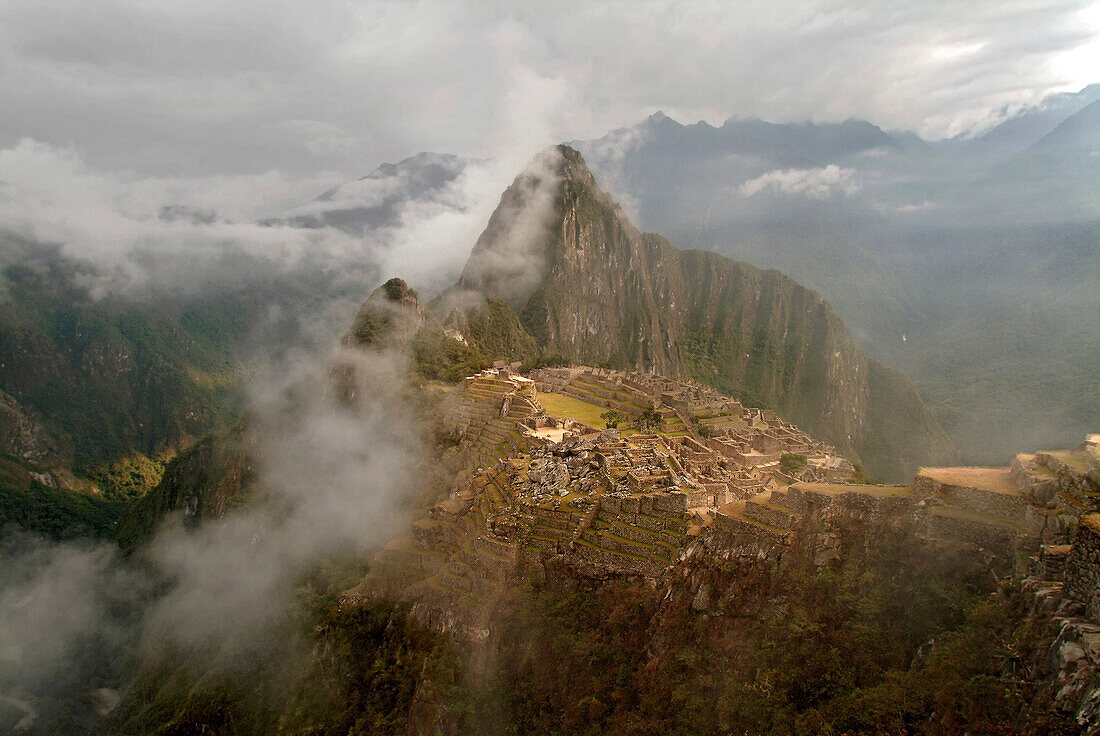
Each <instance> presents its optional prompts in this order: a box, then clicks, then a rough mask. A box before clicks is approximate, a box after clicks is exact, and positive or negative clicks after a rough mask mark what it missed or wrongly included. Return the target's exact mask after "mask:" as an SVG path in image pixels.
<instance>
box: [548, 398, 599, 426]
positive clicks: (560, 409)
mask: <svg viewBox="0 0 1100 736" xmlns="http://www.w3.org/2000/svg"><path fill="white" fill-rule="evenodd" d="M538 399H539V403H540V404H542V407H543V408H544V409H546V413H547V414H549V415H550V416H552V417H557V418H558V419H574V420H576V421H578V422H582V423H584V424H587V425H588V426H590V427H595V428H597V429H603V427H604V426H605V425H606V422H605V421H604V420H603V419H601V418H600V415H601V414H603V413H604V412H605V411H607V409H605V408H604V407H602V406H599V405H597V404H590V403H588V402H587V401H581V400H580V399H577V398H574V397H572V396H566V395H565V394H550V393H540V394H539V396H538Z"/></svg>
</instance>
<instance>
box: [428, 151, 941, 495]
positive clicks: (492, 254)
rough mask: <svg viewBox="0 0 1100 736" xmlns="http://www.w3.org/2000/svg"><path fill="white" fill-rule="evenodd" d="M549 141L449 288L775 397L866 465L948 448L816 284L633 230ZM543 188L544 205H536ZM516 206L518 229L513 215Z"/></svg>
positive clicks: (627, 355) (541, 332) (618, 359)
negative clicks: (547, 205) (552, 165)
mask: <svg viewBox="0 0 1100 736" xmlns="http://www.w3.org/2000/svg"><path fill="white" fill-rule="evenodd" d="M556 151H557V154H558V156H559V157H560V158H559V160H558V162H557V164H556V170H555V171H554V172H553V175H549V174H547V173H546V172H545V171H541V172H540V173H535V174H532V173H531V172H527V173H525V174H523V175H521V176H520V177H517V179H516V182H515V183H514V184H513V185H512V187H510V188H509V190H508V191H506V192H505V193H504V195H503V196H502V198H501V207H500V208H499V209H498V211H497V212H496V213H494V215H493V218H492V219H491V220H490V224H489V227H487V228H486V231H485V233H484V234H483V235H482V237H481V238H480V239H479V240H478V243H477V245H476V246H475V248H474V250H473V252H472V253H471V256H470V262H469V263H468V264H467V268H466V270H465V271H464V273H463V277H462V279H461V280H460V281H459V284H458V289H457V291H462V290H472V291H476V292H478V293H480V294H483V295H485V296H488V297H497V298H501V299H504V300H505V301H506V302H508V303H509V305H511V306H512V307H513V308H514V309H516V311H517V312H518V313H519V315H520V319H521V321H522V323H523V326H524V327H525V328H526V330H527V331H528V332H529V333H530V334H531V335H533V336H534V338H535V339H536V340H537V341H538V343H539V345H540V347H541V348H542V351H543V354H544V355H552V356H556V357H560V358H561V359H564V360H566V361H572V362H577V363H588V364H606V365H612V366H616V367H624V368H633V369H637V370H643V371H651V372H658V373H662V374H667V375H670V376H690V377H693V378H695V379H697V380H699V381H703V382H705V383H708V384H710V385H713V386H715V387H717V388H719V389H721V390H724V391H729V392H731V393H733V394H734V395H737V396H739V397H742V398H744V399H745V400H747V401H749V402H750V403H760V404H763V405H767V406H769V407H772V408H774V409H775V410H777V411H779V412H780V413H781V414H783V415H784V416H786V417H787V418H788V419H790V420H791V421H793V422H795V423H797V424H799V425H801V426H805V427H806V428H807V429H809V430H810V431H812V432H814V433H817V434H818V435H820V436H822V437H824V438H825V439H827V440H828V441H830V442H832V443H834V444H836V445H837V446H838V447H840V448H841V449H842V450H843V451H845V452H850V453H853V454H855V455H857V456H858V457H860V458H861V459H862V460H863V461H864V462H865V463H866V465H867V467H868V469H869V470H870V471H871V473H872V474H874V475H876V476H879V477H883V478H896V477H902V476H904V474H905V473H908V472H911V471H912V469H913V467H914V466H915V465H916V464H917V463H922V462H942V461H946V460H948V459H949V458H950V455H951V451H950V448H949V446H948V444H947V441H946V439H945V438H944V436H943V433H942V430H940V428H939V426H938V425H937V424H936V422H935V420H934V419H933V418H932V417H931V415H930V414H929V412H928V410H927V409H926V408H925V407H924V405H923V403H922V402H921V400H920V398H919V396H918V395H917V394H916V391H915V390H914V389H913V387H912V386H911V385H910V384H909V382H908V381H907V380H906V379H905V378H904V377H903V376H901V375H900V374H897V372H896V371H892V370H891V369H889V368H887V367H885V366H882V365H881V364H878V363H875V362H874V361H871V360H869V359H868V358H867V356H866V355H865V354H864V353H863V351H862V350H861V349H860V348H859V346H858V345H857V344H856V343H855V340H854V339H853V338H852V336H851V334H850V333H849V332H848V331H847V330H846V329H845V328H844V325H843V324H842V323H841V321H840V319H839V318H838V317H837V316H836V315H835V314H834V313H833V311H832V309H831V308H830V307H829V305H828V304H827V303H826V302H825V300H824V299H823V298H822V297H821V295H820V294H818V293H817V292H814V291H811V290H809V289H806V288H804V287H802V286H800V285H799V284H797V283H796V282H794V281H792V280H791V279H789V278H787V277H785V276H783V275H782V274H780V273H779V272H777V271H761V270H759V269H757V268H755V267H753V266H750V265H748V264H744V263H738V262H735V261H731V260H729V259H728V258H725V257H724V256H720V255H717V254H715V253H709V252H702V251H680V250H677V249H676V248H674V247H673V246H671V245H670V244H669V243H668V241H666V240H665V239H664V238H662V237H660V236H659V235H652V234H643V233H640V232H639V231H638V230H637V229H636V228H635V227H634V226H633V225H632V224H631V223H630V221H629V220H628V219H627V218H626V216H625V215H624V214H623V212H622V210H621V209H620V208H619V207H618V206H617V205H616V204H615V203H614V202H613V201H612V199H611V198H610V197H609V196H608V195H607V194H605V193H604V192H602V191H600V189H599V187H598V186H597V184H596V181H595V178H594V176H593V175H592V173H591V172H590V171H589V170H588V167H587V165H586V164H585V161H584V159H583V158H582V156H581V155H580V153H578V152H577V151H575V150H574V149H572V148H569V147H568V146H559V147H558V148H557V149H556ZM545 165H546V162H545V160H540V162H539V164H538V166H539V168H540V169H544V168H545ZM548 188H549V189H551V190H552V191H553V208H552V209H548V210H547V211H546V212H544V213H540V212H537V209H538V207H539V206H541V203H542V202H543V200H544V199H545V192H546V190H547V189H548ZM533 210H535V212H534V213H533ZM520 217H523V218H527V219H528V220H529V222H527V223H525V224H524V225H523V226H522V227H521V228H518V230H520V231H522V233H523V235H524V236H525V237H523V238H517V237H516V231H517V228H515V227H511V226H510V225H511V223H514V222H516V220H517V218H520ZM532 221H533V222H536V223H538V224H539V226H538V227H535V226H534V225H533V224H532ZM517 252H519V253H522V254H523V255H524V256H525V258H518V259H517V258H508V257H507V256H509V255H513V256H514V255H515V254H516V253H517ZM518 263H525V264H526V266H527V268H528V269H529V270H528V271H526V272H523V273H522V274H520V272H519V271H518V270H517V264H518ZM497 264H505V265H503V266H500V267H499V268H494V267H495V266H496V265H497ZM521 275H522V278H521ZM528 283H529V284H534V287H533V289H531V288H525V289H521V290H517V288H516V286H517V284H528ZM446 297H447V295H445V298H444V299H443V300H441V302H442V303H446V302H447V298H446ZM889 407H898V408H899V409H900V416H895V415H893V414H892V413H891V411H890V410H889Z"/></svg>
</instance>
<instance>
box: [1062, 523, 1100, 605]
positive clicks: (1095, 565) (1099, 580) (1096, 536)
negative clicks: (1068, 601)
mask: <svg viewBox="0 0 1100 736" xmlns="http://www.w3.org/2000/svg"><path fill="white" fill-rule="evenodd" d="M1065 592H1066V595H1067V596H1068V597H1070V598H1072V599H1074V600H1076V601H1080V602H1081V603H1084V604H1085V608H1086V611H1087V613H1088V616H1089V618H1091V619H1092V620H1093V621H1100V514H1086V515H1085V516H1082V517H1081V523H1080V524H1079V525H1078V527H1077V532H1076V533H1075V534H1074V535H1073V547H1072V548H1071V549H1070V551H1069V555H1068V556H1067V558H1066V583H1065Z"/></svg>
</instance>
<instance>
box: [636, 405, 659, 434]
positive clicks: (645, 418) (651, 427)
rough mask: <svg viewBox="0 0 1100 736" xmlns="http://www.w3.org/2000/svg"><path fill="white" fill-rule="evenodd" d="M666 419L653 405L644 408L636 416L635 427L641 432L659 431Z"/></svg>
mask: <svg viewBox="0 0 1100 736" xmlns="http://www.w3.org/2000/svg"><path fill="white" fill-rule="evenodd" d="M663 424H664V419H663V418H662V417H661V413H660V412H659V411H657V410H656V409H654V408H653V407H648V408H646V409H643V410H642V413H641V414H639V415H638V416H636V417H635V418H634V428H635V429H637V430H638V431H639V432H659V431H660V430H661V427H662V425H663Z"/></svg>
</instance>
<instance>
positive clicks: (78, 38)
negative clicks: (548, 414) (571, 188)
mask: <svg viewBox="0 0 1100 736" xmlns="http://www.w3.org/2000/svg"><path fill="white" fill-rule="evenodd" d="M1098 33H1100V12H1098V11H1097V9H1096V5H1095V4H1094V3H1091V2H1088V1H1087V0H1055V1H1054V2H1042V3H1037V2H1028V1H1024V0H1017V1H1010V2H1004V1H1003V0H1000V1H997V2H994V1H993V0H979V1H977V2H969V3H957V2H942V1H938V0H934V1H931V2H920V3H907V4H904V5H899V4H890V5H889V6H884V7H880V6H874V5H869V4H867V3H863V2H856V1H855V0H823V1H818V2H796V1H794V0H791V1H789V2H758V1H755V0H753V1H750V2H742V3H737V4H736V6H731V5H730V4H728V3H701V2H700V3H681V2H672V1H671V0H659V1H658V0H637V1H632V2H602V3H581V2H565V3H553V4H539V3H522V4H513V5H512V6H510V7H508V8H507V9H502V7H501V5H500V4H499V3H494V2H477V1H474V0H468V1H466V2H457V3H450V2H441V1H428V2H418V3H390V2H381V1H379V2H372V1H367V0H364V1H362V2H353V3H345V2H337V1H336V0H322V1H321V2H304V1H301V2H289V3H278V4H272V3H265V2H259V1H258V0H243V1H240V2H233V3H224V2H215V1H214V0H195V1H194V2H189V3H186V4H180V3H178V2H165V1H158V2H138V1H137V0H105V1H104V2H97V3H87V2H81V0H61V1H60V2H51V3H48V4H44V3H41V2H37V1H35V0H8V1H7V2H5V3H2V4H0V68H4V69H5V70H6V73H5V74H4V75H3V76H2V77H0V97H2V99H4V100H5V106H4V107H5V116H4V118H5V119H4V121H3V123H2V124H0V146H10V145H13V144H14V143H15V142H16V141H17V140H18V139H20V138H22V137H25V136H30V137H33V138H36V139H38V140H41V141H44V142H47V143H49V144H51V145H54V146H60V147H69V146H72V147H75V148H76V149H77V150H79V151H81V152H82V153H84V154H85V155H87V156H88V160H89V163H90V164H91V165H92V166H93V167H95V168H97V169H106V170H124V169H130V170H134V171H139V172H145V173H154V174H158V175H162V176H178V175H186V176H195V175H210V174H213V173H230V172H236V173H252V174H255V173H259V172H263V171H267V170H268V169H269V168H271V167H276V168H278V169H279V170H282V171H289V172H293V173H295V174H296V175H302V174H305V173H309V172H315V171H318V170H339V171H341V173H342V174H343V175H344V177H345V178H353V177H355V176H359V175H362V173H363V172H364V170H369V169H370V168H372V167H373V165H374V164H375V163H377V162H378V161H382V160H391V161H394V160H399V159H401V158H404V157H406V156H408V155H411V154H413V153H416V152H418V151H423V150H443V151H450V152H453V153H458V154H460V155H474V156H478V155H493V151H492V150H491V145H487V142H488V141H494V140H499V139H500V138H502V137H503V136H502V128H507V127H508V126H510V125H511V123H510V122H509V121H508V120H507V118H508V117H509V116H510V115H513V114H514V100H513V99H512V96H513V94H514V93H515V92H516V90H517V89H519V88H522V87H524V86H526V87H536V88H539V92H540V94H542V95H544V96H555V95H557V96H560V97H562V99H564V100H565V101H566V102H567V103H568V104H563V105H559V106H557V108H556V109H555V110H554V114H553V116H551V117H550V118H548V119H546V121H545V125H546V127H547V129H548V130H549V132H550V134H551V135H550V136H549V140H548V141H547V142H551V141H559V140H568V139H571V138H591V137H597V136H599V135H601V134H602V133H603V132H605V131H607V130H609V129H612V128H615V127H619V126H622V125H624V124H629V123H632V122H634V121H636V120H638V119H641V118H643V117H645V116H646V115H648V114H650V113H652V112H653V111H654V110H656V109H664V110H667V111H668V112H669V113H670V114H672V115H673V116H674V117H676V118H677V119H689V120H697V119H700V118H705V119H708V120H710V121H712V122H720V121H721V120H724V119H726V118H727V117H729V116H730V115H740V116H757V117H761V118H764V119H769V120H775V121H791V120H805V119H814V120H816V121H819V122H820V121H839V120H843V119H846V118H850V117H858V118H863V119H869V120H874V121H875V122H876V123H878V124H880V125H883V126H884V127H887V128H904V129H910V130H916V131H917V132H919V133H921V134H922V135H924V136H925V137H933V138H934V137H940V136H950V135H954V134H957V133H964V132H966V131H968V130H970V129H972V128H974V127H975V126H982V125H989V124H992V123H994V122H996V121H997V120H998V119H1003V118H1004V117H1005V116H1007V115H1010V114H1011V113H1012V112H1013V111H1014V110H1016V109H1018V108H1019V107H1020V106H1022V105H1026V104H1033V103H1035V102H1037V101H1038V100H1039V98H1041V97H1042V96H1044V95H1046V94H1049V93H1051V92H1054V91H1073V90H1077V89H1080V88H1081V87H1083V86H1085V85H1086V84H1088V83H1089V82H1093V81H1096V80H1095V69H1096V68H1098V67H1100V42H1098V40H1097V34H1098ZM197 51H198V53H197Z"/></svg>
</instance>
